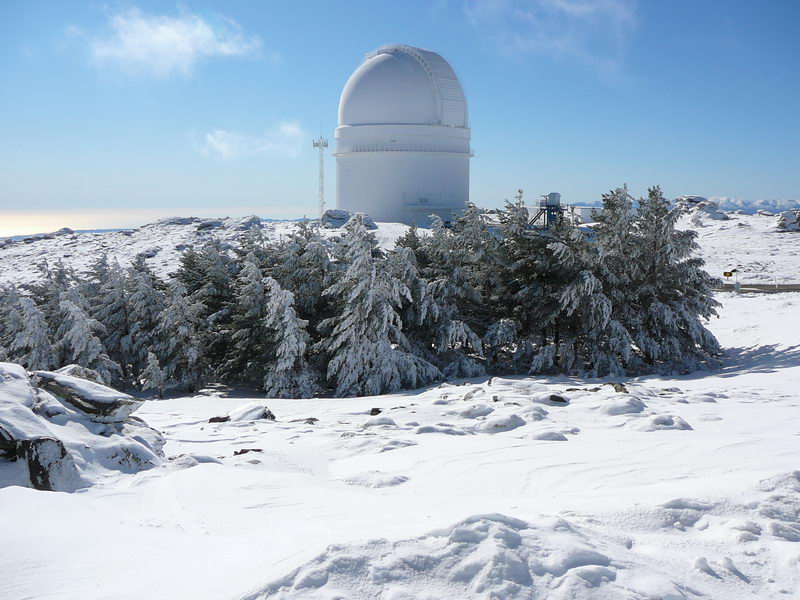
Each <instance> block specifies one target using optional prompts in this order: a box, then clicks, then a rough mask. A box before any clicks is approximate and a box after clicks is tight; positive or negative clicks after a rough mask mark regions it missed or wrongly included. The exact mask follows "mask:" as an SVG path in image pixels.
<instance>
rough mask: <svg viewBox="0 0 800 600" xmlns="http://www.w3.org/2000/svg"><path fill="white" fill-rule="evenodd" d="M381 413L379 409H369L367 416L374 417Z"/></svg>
mask: <svg viewBox="0 0 800 600" xmlns="http://www.w3.org/2000/svg"><path fill="white" fill-rule="evenodd" d="M382 412H383V411H382V410H381V409H380V408H370V409H369V416H371V417H374V416H375V415H379V414H381V413H382Z"/></svg>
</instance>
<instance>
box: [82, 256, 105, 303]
mask: <svg viewBox="0 0 800 600" xmlns="http://www.w3.org/2000/svg"><path fill="white" fill-rule="evenodd" d="M110 269H111V264H110V263H109V260H108V254H106V253H105V252H103V253H102V254H100V256H99V257H97V259H95V260H94V262H92V264H91V265H89V270H88V271H87V272H86V274H85V276H84V278H83V281H82V282H81V286H82V288H83V290H82V291H83V293H84V295H85V296H86V297H87V298H89V301H90V303H92V304H94V300H95V297H96V296H97V294H98V292H99V290H100V287H101V286H102V285H103V283H104V282H105V281H106V280H107V279H108V276H109V271H110Z"/></svg>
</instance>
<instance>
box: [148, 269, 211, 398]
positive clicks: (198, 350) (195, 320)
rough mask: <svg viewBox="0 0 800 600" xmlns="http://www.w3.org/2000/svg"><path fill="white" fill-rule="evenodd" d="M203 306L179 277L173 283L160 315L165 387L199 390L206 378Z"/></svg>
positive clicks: (160, 356) (160, 355)
mask: <svg viewBox="0 0 800 600" xmlns="http://www.w3.org/2000/svg"><path fill="white" fill-rule="evenodd" d="M203 309H204V306H203V305H202V304H200V303H199V302H193V301H192V300H191V298H190V297H189V296H188V295H187V293H186V288H185V287H184V286H183V283H181V282H180V281H178V280H173V281H172V282H171V283H170V285H169V288H168V290H167V296H166V305H165V307H164V310H163V311H161V313H160V315H159V320H158V332H159V335H158V340H159V344H158V346H157V350H158V351H157V353H156V354H157V356H158V357H159V361H160V363H161V368H162V369H163V371H164V376H165V378H166V384H165V387H166V389H178V390H185V391H196V390H198V389H200V387H201V386H202V385H203V384H204V383H205V381H206V374H207V363H206V360H205V348H204V346H203V338H202V326H203V319H202V316H201V313H202V311H203Z"/></svg>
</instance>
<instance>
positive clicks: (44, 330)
mask: <svg viewBox="0 0 800 600" xmlns="http://www.w3.org/2000/svg"><path fill="white" fill-rule="evenodd" d="M19 302H20V312H21V316H22V322H23V324H24V325H23V327H22V329H20V330H18V331H17V333H16V335H15V336H14V339H13V341H12V342H11V344H10V345H9V353H10V355H11V356H13V357H14V362H17V363H19V364H21V365H22V366H24V367H25V368H26V369H28V370H29V371H39V370H47V369H51V368H52V367H53V366H54V365H55V360H56V354H55V351H54V349H53V345H52V344H51V343H50V337H49V330H48V326H47V321H46V320H45V318H44V314H43V313H42V311H41V310H39V308H38V307H37V306H36V304H35V303H34V301H33V300H32V299H31V298H20V301H19Z"/></svg>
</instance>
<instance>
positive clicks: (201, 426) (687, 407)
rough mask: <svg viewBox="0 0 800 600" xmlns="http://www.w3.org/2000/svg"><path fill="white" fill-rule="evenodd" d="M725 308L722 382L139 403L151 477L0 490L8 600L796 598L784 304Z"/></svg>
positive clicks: (487, 384) (717, 326) (796, 377)
mask: <svg viewBox="0 0 800 600" xmlns="http://www.w3.org/2000/svg"><path fill="white" fill-rule="evenodd" d="M720 299H721V300H722V302H723V308H722V311H721V314H722V317H721V318H720V319H719V320H715V321H714V322H713V323H712V325H711V326H712V328H713V330H714V332H715V334H716V335H717V336H718V337H719V338H720V341H721V342H722V343H723V345H724V346H726V347H727V348H729V349H730V350H729V357H728V358H727V359H726V361H725V364H724V366H723V367H722V369H721V370H720V371H718V372H714V373H697V374H694V375H690V376H684V377H675V378H656V377H648V378H643V379H638V380H632V381H628V382H626V384H625V385H626V387H625V388H623V387H621V386H616V387H615V386H614V385H608V384H607V383H610V382H604V381H597V380H592V381H579V380H572V379H561V378H559V379H533V378H512V379H500V378H495V379H493V380H491V381H485V380H483V381H479V380H475V381H470V382H464V384H463V385H452V384H449V385H448V384H445V385H442V386H439V387H433V388H430V389H426V390H420V391H416V392H406V393H401V394H394V395H388V396H381V397H374V398H353V399H317V400H269V401H267V402H266V404H267V405H268V406H269V408H270V409H271V410H272V412H273V413H274V414H275V416H276V417H277V419H276V420H275V421H271V420H263V419H262V420H256V421H247V420H244V421H235V420H231V421H227V422H213V423H210V422H209V419H210V418H212V417H218V416H224V415H226V414H227V413H229V412H231V411H235V409H236V408H237V407H240V406H242V405H246V404H248V403H249V402H253V401H254V399H252V398H240V397H239V398H231V397H223V396H221V395H215V394H214V393H212V392H209V393H208V394H207V395H199V396H196V397H188V398H178V399H172V400H166V401H160V402H155V401H154V402H147V403H145V405H144V407H142V408H141V409H140V411H139V413H138V414H139V415H140V416H141V417H142V418H143V419H145V420H146V421H147V422H148V423H149V424H150V425H151V426H153V427H156V428H157V429H159V430H161V431H162V432H163V433H164V435H165V437H166V439H167V444H166V446H165V451H166V454H167V457H169V458H170V460H167V461H165V462H164V464H163V465H161V466H159V467H156V468H153V469H150V470H149V471H145V472H142V473H138V474H135V475H123V474H118V475H112V476H108V475H107V476H105V477H104V478H103V479H102V480H99V481H97V482H95V484H94V486H93V487H91V488H90V489H87V490H85V491H83V492H81V493H77V494H58V493H45V492H38V491H35V490H31V489H27V488H20V487H9V488H5V489H0V507H2V510H0V531H2V532H3V543H2V544H0V565H2V568H3V573H4V576H3V577H2V578H0V597H2V598H26V597H37V598H38V597H48V598H64V599H67V598H75V597H80V598H87V599H88V598H141V597H150V598H170V599H180V598H186V599H190V598H191V599H194V598H201V597H202V598H231V599H233V598H385V599H395V600H398V599H401V598H404V599H406V598H453V599H456V598H458V599H461V598H498V599H502V598H544V597H547V598H570V599H572V598H578V599H580V598H625V599H630V598H638V599H656V598H658V599H664V598H698V597H704V598H715V599H730V598H759V599H765V598H791V597H796V593H797V590H798V589H800V572H798V568H797V564H798V559H799V558H800V479H799V478H800V473H798V467H799V465H798V462H797V457H798V456H800V436H798V435H797V434H798V431H800V410H799V409H800V399H799V398H798V392H797V390H798V388H799V387H800V351H798V341H797V334H796V332H795V331H794V330H793V329H792V328H791V327H787V326H786V324H787V323H790V322H791V321H792V319H794V318H795V317H796V315H797V312H798V310H799V309H800V296H798V295H796V294H774V295H741V296H737V295H734V294H723V295H721V296H720ZM255 401H258V399H255ZM261 402H262V403H264V400H261ZM373 409H379V410H373ZM240 412H241V411H240Z"/></svg>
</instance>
